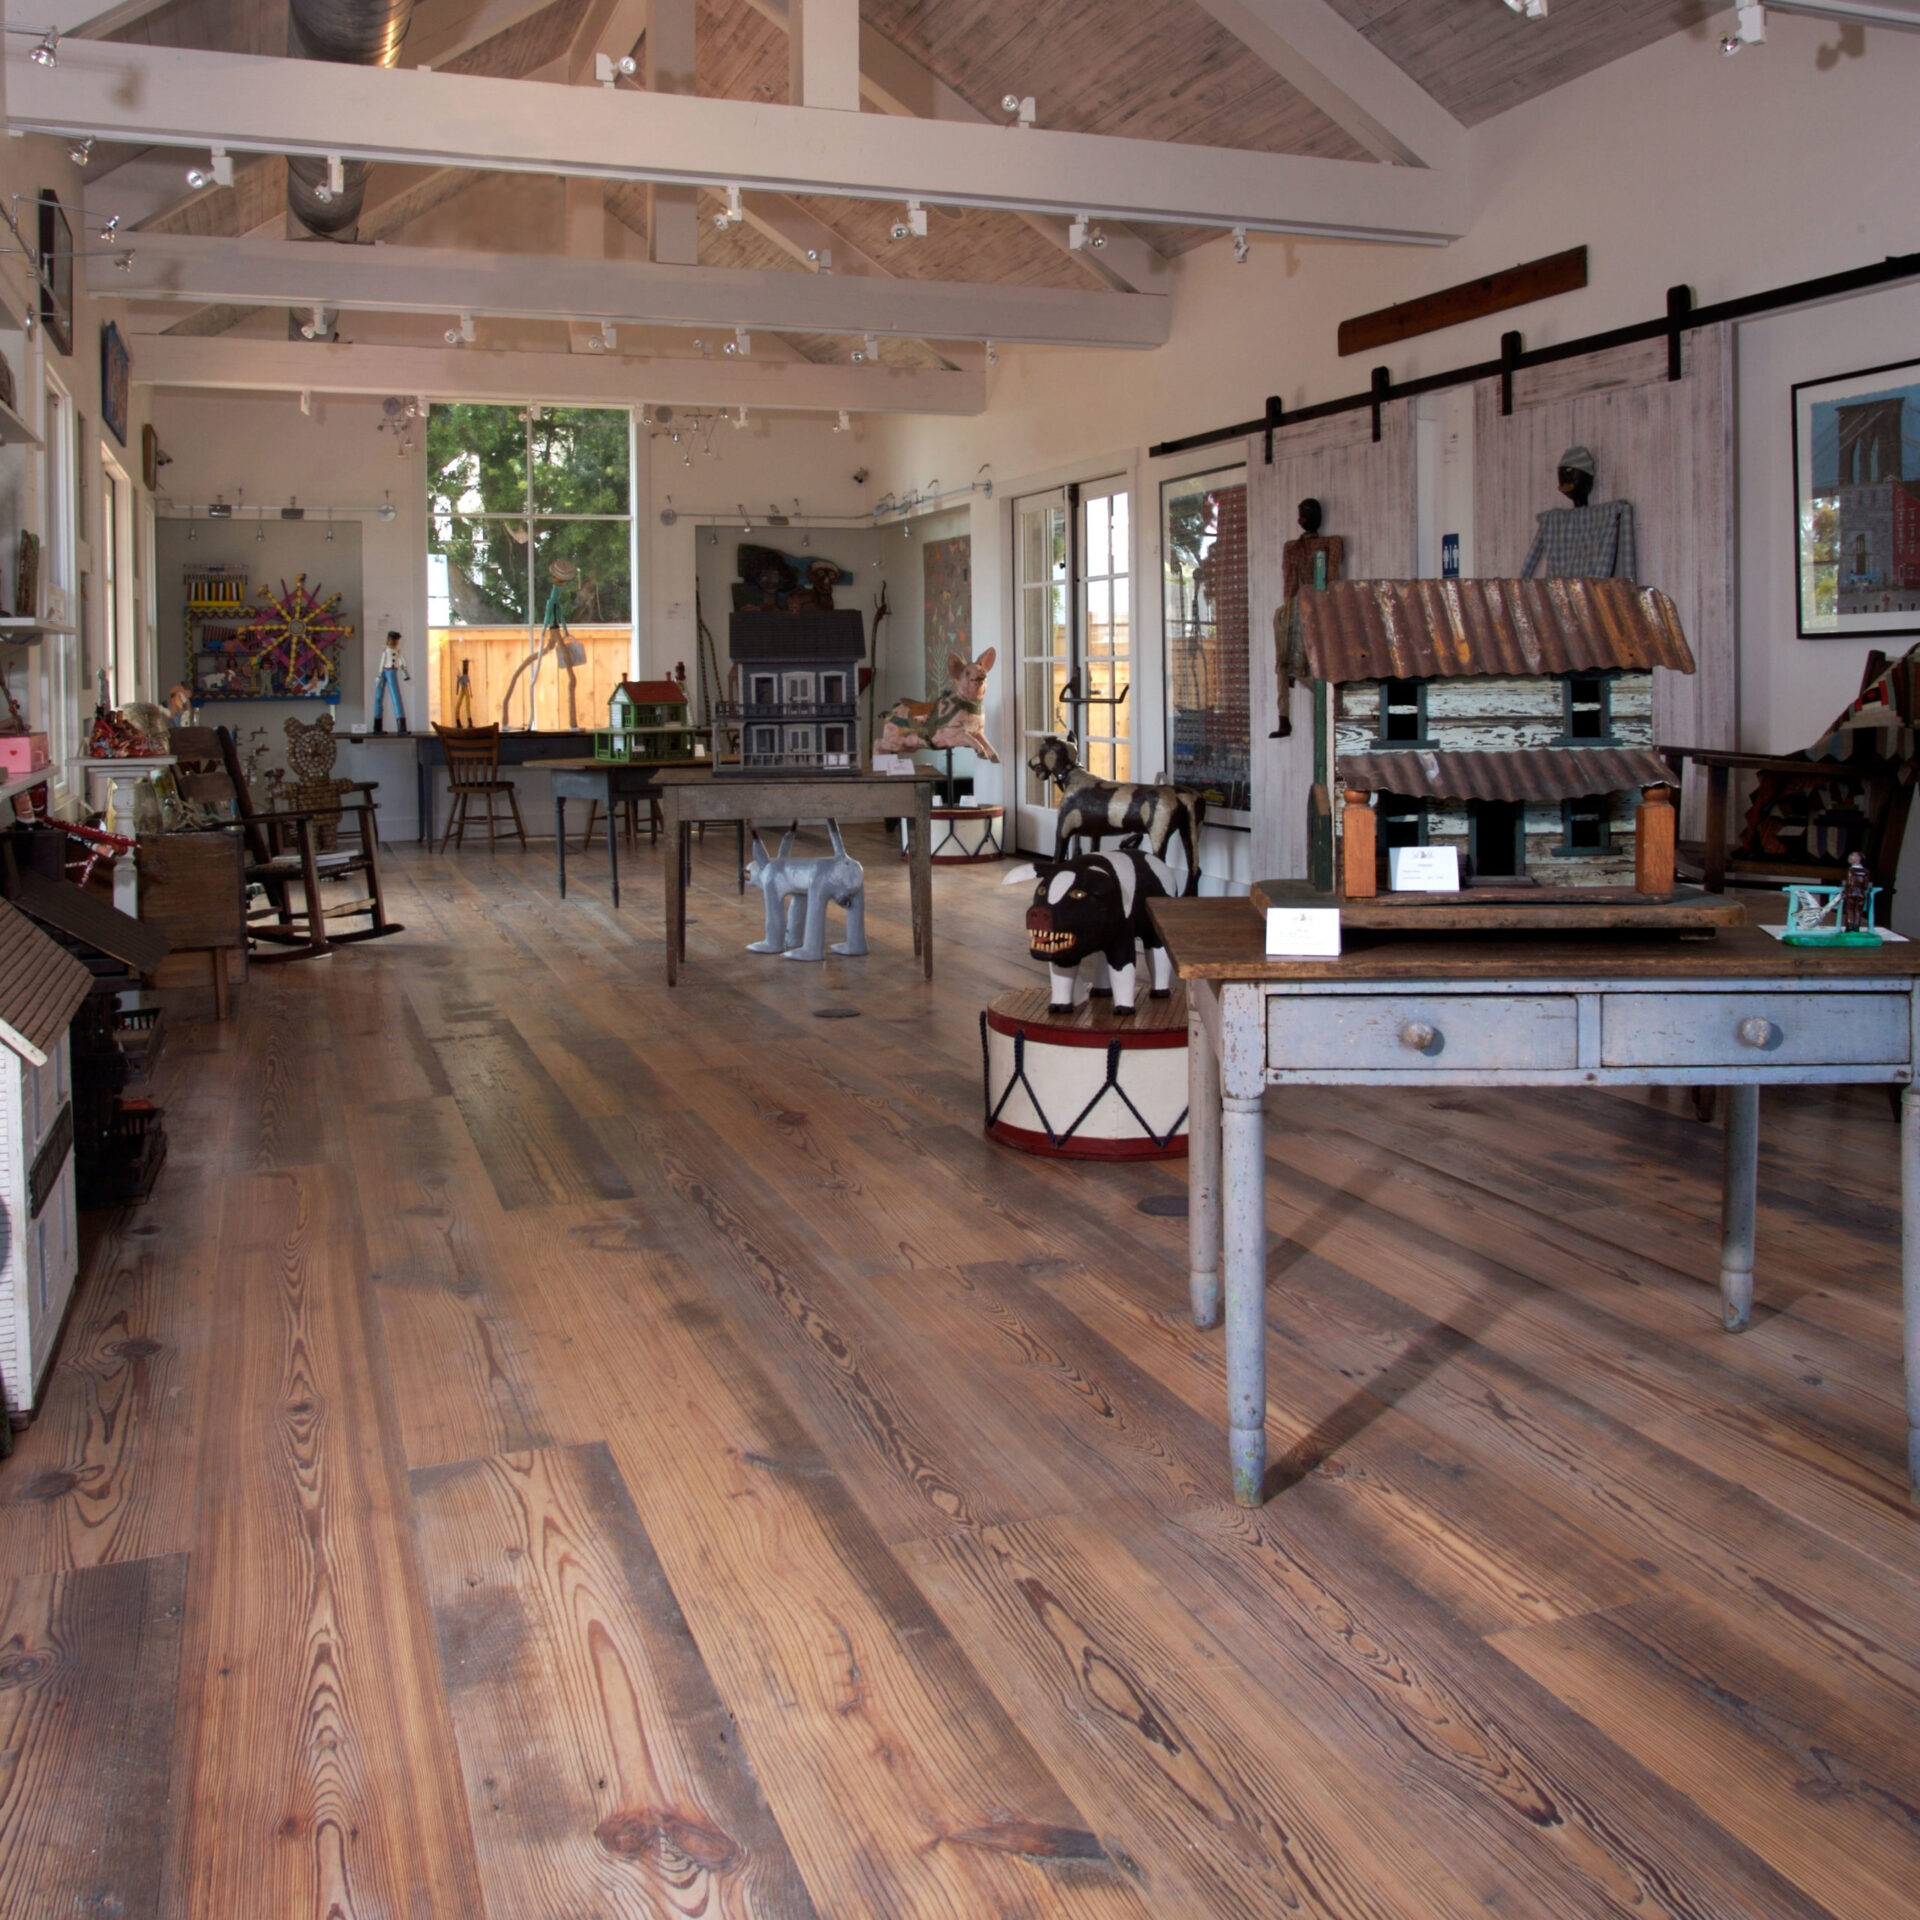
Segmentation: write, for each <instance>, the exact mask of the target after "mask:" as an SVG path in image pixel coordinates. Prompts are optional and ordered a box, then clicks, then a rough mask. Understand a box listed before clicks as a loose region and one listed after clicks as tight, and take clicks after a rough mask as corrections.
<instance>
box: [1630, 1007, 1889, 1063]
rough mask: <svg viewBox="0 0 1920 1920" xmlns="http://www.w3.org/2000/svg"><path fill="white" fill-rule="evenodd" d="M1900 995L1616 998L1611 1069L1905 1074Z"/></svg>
mask: <svg viewBox="0 0 1920 1920" xmlns="http://www.w3.org/2000/svg"><path fill="white" fill-rule="evenodd" d="M1909 1019H1910V1015H1909V1010H1908V1003H1907V996H1906V995H1905V994H1903V993H1872V992H1863V993H1794V992H1792V991H1790V990H1789V991H1785V992H1756V993H1609V994H1606V995H1605V996H1603V998H1602V1000H1601V1005H1600V1059H1601V1064H1602V1065H1603V1066H1608V1067H1669V1066H1671V1067H1801V1066H1806V1067H1815V1066H1818V1067H1877V1066H1904V1065H1906V1064H1907V1062H1908V1056H1909V1053H1910V1051H1911V1048H1912V1038H1911V1033H1910V1028H1909Z"/></svg>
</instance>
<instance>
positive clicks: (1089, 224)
mask: <svg viewBox="0 0 1920 1920" xmlns="http://www.w3.org/2000/svg"><path fill="white" fill-rule="evenodd" d="M1106 244H1107V236H1106V235H1105V234H1104V233H1102V232H1101V231H1100V229H1099V227H1098V226H1097V225H1095V223H1094V219H1093V216H1092V215H1091V214H1090V213H1081V214H1076V215H1075V216H1074V217H1073V219H1072V220H1071V221H1070V222H1069V223H1068V225H1067V247H1068V250H1069V251H1070V252H1073V253H1078V252H1079V251H1080V249H1081V248H1082V247H1096V248H1098V247H1104V246H1105V245H1106Z"/></svg>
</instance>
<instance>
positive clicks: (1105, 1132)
mask: <svg viewBox="0 0 1920 1920" xmlns="http://www.w3.org/2000/svg"><path fill="white" fill-rule="evenodd" d="M980 1052H981V1056H982V1059H983V1061H984V1063H985V1068H986V1076H987V1134H988V1137H989V1138H990V1139H994V1140H998V1141H1000V1142H1001V1144H1002V1145H1004V1146H1009V1147H1018V1148H1019V1149H1020V1150H1021V1151H1022V1152H1023V1153H1040V1154H1051V1155H1056V1156H1058V1157H1059V1158H1061V1159H1063V1160H1171V1159H1177V1158H1178V1157H1179V1156H1181V1155H1182V1154H1184V1153H1185V1152H1186V1150H1187V993H1186V989H1185V988H1184V987H1180V986H1176V987H1175V988H1174V989H1173V992H1172V993H1171V995H1169V996H1168V998H1166V999H1165V1000H1151V999H1143V1000H1142V1001H1141V1002H1140V1005H1139V1007H1138V1009H1137V1010H1136V1011H1135V1012H1133V1013H1130V1014H1120V1013H1115V1012H1114V1010H1113V1002H1112V1001H1111V1000H1110V999H1092V998H1089V999H1086V1000H1083V1001H1082V1002H1081V1003H1080V1004H1079V1005H1078V1006H1077V1007H1070V1008H1061V1009H1058V1010H1056V1009H1055V1008H1053V1007H1051V1006H1049V1005H1048V1004H1047V989H1046V988H1045V987H1022V988H1020V989H1019V990H1018V991H1017V992H1014V993H1003V994H1001V995H1000V997H999V998H998V999H997V1000H995V1001H993V1002H992V1004H991V1005H989V1006H988V1008H987V1009H986V1011H985V1012H984V1013H982V1014H981V1016H980Z"/></svg>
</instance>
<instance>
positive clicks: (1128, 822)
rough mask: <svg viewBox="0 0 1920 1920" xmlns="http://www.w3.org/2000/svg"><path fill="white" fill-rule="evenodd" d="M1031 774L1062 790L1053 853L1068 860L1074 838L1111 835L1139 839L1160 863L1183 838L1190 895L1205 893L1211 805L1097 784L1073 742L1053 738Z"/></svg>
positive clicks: (1169, 791)
mask: <svg viewBox="0 0 1920 1920" xmlns="http://www.w3.org/2000/svg"><path fill="white" fill-rule="evenodd" d="M1027 766H1028V769H1029V770H1030V771H1031V772H1032V773H1034V774H1036V775H1037V776H1038V777H1039V778H1040V779H1042V780H1051V781H1053V782H1054V783H1055V784H1056V785H1057V786H1058V787H1059V788H1060V812H1059V815H1058V817H1057V818H1056V820H1055V822H1054V829H1053V854H1054V858H1055V859H1056V860H1060V859H1064V858H1065V857H1066V855H1067V853H1068V851H1069V849H1070V848H1071V847H1072V845H1073V841H1074V837H1075V836H1076V835H1079V834H1084V835H1085V836H1086V837H1087V838H1088V839H1089V840H1094V841H1098V840H1100V839H1101V838H1102V837H1104V836H1105V835H1107V834H1138V835H1140V836H1141V837H1142V838H1144V839H1145V841H1146V843H1147V846H1148V847H1149V849H1150V850H1151V851H1152V853H1153V857H1154V858H1155V859H1156V860H1164V859H1165V858H1166V857H1167V845H1168V843H1169V842H1170V841H1171V840H1173V839H1175V838H1176V837H1177V838H1178V840H1179V842H1180V844H1181V846H1183V847H1184V848H1185V849H1186V854H1187V884H1186V887H1185V889H1184V891H1185V892H1187V893H1190V894H1194V893H1198V892H1199V891H1200V824H1201V822H1202V821H1203V820H1204V819H1205V818H1206V811H1207V803H1206V801H1205V800H1204V799H1203V798H1202V797H1201V796H1200V795H1199V794H1197V793H1192V792H1189V791H1188V789H1186V788H1185V787H1175V786H1146V785H1142V784H1139V783H1134V782H1118V783H1116V782H1113V781H1109V780H1097V779H1095V778H1094V776H1093V775H1092V774H1090V773H1089V772H1087V770H1086V769H1085V768H1084V767H1083V766H1081V764H1080V756H1079V755H1078V754H1077V753H1076V752H1075V751H1074V747H1073V743H1072V741H1070V740H1062V739H1060V738H1059V736H1058V735H1056V734H1049V735H1048V736H1047V737H1046V739H1044V740H1043V741H1041V743H1040V747H1039V750H1038V751H1037V752H1036V753H1035V754H1034V756H1033V758H1032V759H1031V760H1029V761H1028V762H1027Z"/></svg>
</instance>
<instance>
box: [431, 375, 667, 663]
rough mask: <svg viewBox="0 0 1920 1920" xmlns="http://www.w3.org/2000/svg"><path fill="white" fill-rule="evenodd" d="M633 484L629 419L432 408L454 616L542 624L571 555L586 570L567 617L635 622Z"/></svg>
mask: <svg viewBox="0 0 1920 1920" xmlns="http://www.w3.org/2000/svg"><path fill="white" fill-rule="evenodd" d="M631 486H632V482H631V464H630V458H629V425H628V419H627V415H626V414H625V412H623V411H614V410H610V409H606V408H588V407H554V408H543V409H539V410H537V411H536V410H535V409H532V408H529V409H527V410H526V411H525V412H523V411H522V410H521V409H519V408H517V407H490V406H482V405H478V404H475V403H473V402H468V401H462V402H457V403H455V404H453V405H450V406H436V407H434V408H433V409H432V411H431V412H430V414H429V415H428V419H427V506H428V514H429V518H430V522H431V526H430V533H429V539H430V542H431V548H432V551H433V552H435V553H444V554H445V555H446V556H447V559H448V571H449V573H450V575H452V576H453V578H452V579H451V581H450V583H449V584H450V587H451V589H452V597H453V603H454V618H455V620H456V621H457V622H459V623H461V624H464V625H476V626H478V625H495V624H516V625H517V624H519V623H521V622H523V621H524V622H528V623H530V624H531V623H533V622H536V621H538V620H540V619H541V618H542V616H543V614H544V612H545V610H546V607H547V603H548V598H549V575H548V568H549V565H550V564H551V562H552V561H554V560H555V559H566V560H570V561H571V562H572V563H573V564H574V567H575V568H576V570H577V572H576V576H575V578H574V580H573V582H572V583H571V584H570V585H568V586H566V587H564V588H563V589H562V593H561V607H562V611H563V612H564V614H565V616H566V618H567V620H568V621H569V622H570V623H579V624H582V625H585V624H591V623H595V622H615V623H618V622H624V621H626V620H627V619H628V618H629V617H630V615H631V607H632V591H631V582H630V578H629V573H630V562H629V555H630V548H629V531H628V521H627V518H626V516H627V513H628V510H629V503H630V501H631V497H632V494H631ZM575 516H593V517H575Z"/></svg>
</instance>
